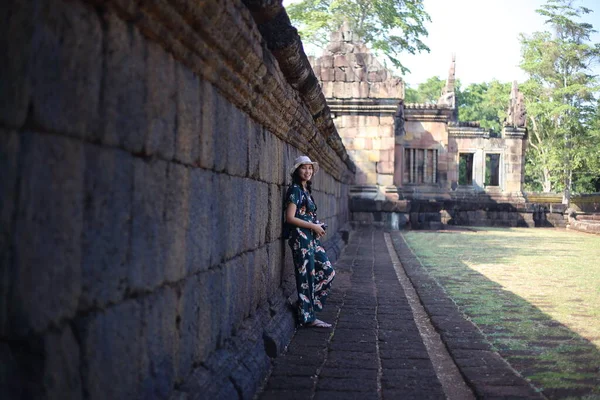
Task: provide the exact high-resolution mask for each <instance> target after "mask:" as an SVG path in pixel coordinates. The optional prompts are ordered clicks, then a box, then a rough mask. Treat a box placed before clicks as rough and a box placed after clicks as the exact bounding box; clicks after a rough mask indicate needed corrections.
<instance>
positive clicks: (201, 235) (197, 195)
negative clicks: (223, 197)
mask: <svg viewBox="0 0 600 400" xmlns="http://www.w3.org/2000/svg"><path fill="white" fill-rule="evenodd" d="M189 179H190V189H189V214H188V222H187V224H188V228H187V237H186V245H185V248H186V257H185V261H186V274H187V275H189V274H194V273H196V272H198V271H204V270H207V269H208V268H209V267H210V266H212V265H216V264H218V263H219V262H220V258H219V256H218V255H217V246H218V245H219V243H217V240H216V233H215V228H216V225H217V223H218V221H217V215H216V212H214V213H213V211H212V210H213V207H216V206H217V204H218V203H217V198H218V192H217V189H218V188H217V184H216V183H215V174H214V173H212V172H209V171H205V170H203V169H200V168H197V169H192V170H191V171H190V178H189Z"/></svg>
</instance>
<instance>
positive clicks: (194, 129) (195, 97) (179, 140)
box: [175, 64, 202, 165]
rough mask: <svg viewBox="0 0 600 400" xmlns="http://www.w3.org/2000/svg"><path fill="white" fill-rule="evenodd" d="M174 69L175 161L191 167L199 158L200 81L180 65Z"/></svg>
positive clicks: (200, 122) (200, 120) (200, 121)
mask: <svg viewBox="0 0 600 400" xmlns="http://www.w3.org/2000/svg"><path fill="white" fill-rule="evenodd" d="M175 68H176V75H177V130H176V136H175V159H176V160H178V161H179V162H182V163H184V164H188V165H191V164H194V163H196V162H197V160H198V158H199V157H200V134H201V127H202V106H201V104H202V98H201V92H200V79H199V78H198V77H197V76H196V75H195V74H194V73H193V72H192V71H190V70H189V69H188V68H186V67H184V66H182V65H180V64H176V65H175Z"/></svg>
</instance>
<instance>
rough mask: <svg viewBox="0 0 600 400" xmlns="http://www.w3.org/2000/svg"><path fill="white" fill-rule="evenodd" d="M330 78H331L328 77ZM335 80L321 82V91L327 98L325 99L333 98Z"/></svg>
mask: <svg viewBox="0 0 600 400" xmlns="http://www.w3.org/2000/svg"><path fill="white" fill-rule="evenodd" d="M323 71H328V72H329V71H331V70H330V69H327V70H325V69H323ZM331 77H333V76H331ZM328 78H329V76H328ZM332 80H333V79H323V82H321V90H322V91H323V95H324V96H325V98H327V99H329V98H331V97H333V82H332Z"/></svg>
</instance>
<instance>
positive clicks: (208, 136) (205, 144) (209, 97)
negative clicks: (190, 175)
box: [198, 81, 224, 169]
mask: <svg viewBox="0 0 600 400" xmlns="http://www.w3.org/2000/svg"><path fill="white" fill-rule="evenodd" d="M200 93H201V101H200V104H201V105H202V110H201V115H202V127H201V130H200V159H199V160H198V166H200V167H202V168H206V169H213V167H214V165H215V149H216V145H217V144H216V143H215V124H216V123H217V121H218V119H217V114H216V113H217V96H218V94H217V89H216V88H215V87H214V86H213V85H212V84H211V83H210V82H208V81H201V82H200ZM223 168H224V167H223Z"/></svg>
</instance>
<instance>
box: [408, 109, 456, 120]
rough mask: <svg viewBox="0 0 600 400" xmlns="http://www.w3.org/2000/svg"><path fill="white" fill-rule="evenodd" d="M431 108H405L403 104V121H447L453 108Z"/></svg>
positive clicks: (450, 117) (452, 112) (451, 114)
mask: <svg viewBox="0 0 600 400" xmlns="http://www.w3.org/2000/svg"><path fill="white" fill-rule="evenodd" d="M433 106H434V107H431V108H406V105H405V106H404V120H405V121H419V122H421V121H423V122H425V121H426V122H448V121H450V120H451V119H452V116H453V114H454V109H452V108H443V107H435V105H433Z"/></svg>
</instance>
